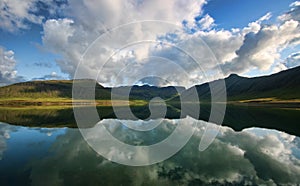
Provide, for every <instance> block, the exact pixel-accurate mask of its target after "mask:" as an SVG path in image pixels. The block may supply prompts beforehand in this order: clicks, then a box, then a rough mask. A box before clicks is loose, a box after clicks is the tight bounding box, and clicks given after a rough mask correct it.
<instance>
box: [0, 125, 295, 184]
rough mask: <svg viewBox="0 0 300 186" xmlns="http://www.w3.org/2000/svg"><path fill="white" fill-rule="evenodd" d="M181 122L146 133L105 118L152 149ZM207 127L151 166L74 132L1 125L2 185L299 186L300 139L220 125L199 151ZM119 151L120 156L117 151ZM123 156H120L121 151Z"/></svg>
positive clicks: (126, 138) (131, 140) (129, 139)
mask: <svg viewBox="0 0 300 186" xmlns="http://www.w3.org/2000/svg"><path fill="white" fill-rule="evenodd" d="M178 120H180V119H165V120H164V122H163V123H162V125H161V126H158V127H157V128H155V129H153V131H152V132H150V131H149V133H146V134H145V135H144V132H141V131H134V130H131V129H129V128H127V127H124V126H123V125H122V124H121V122H120V121H119V120H116V119H104V120H102V121H104V123H105V126H106V128H107V129H108V130H109V132H110V133H111V134H112V135H113V136H115V137H117V138H118V139H119V140H121V141H123V142H126V143H128V144H133V145H149V144H153V143H157V142H158V141H160V140H162V139H164V138H165V137H167V136H168V135H169V134H170V133H171V132H172V131H173V130H174V128H175V127H176V121H178ZM206 125H214V124H211V123H207V122H204V121H199V122H197V126H196V130H195V133H194V135H193V136H192V138H191V139H190V141H189V142H188V143H187V145H186V146H185V147H184V148H183V149H182V150H181V151H179V152H178V153H177V154H176V155H175V156H173V157H171V158H170V159H168V160H166V161H163V162H160V163H157V164H154V165H151V166H144V167H130V166H124V165H120V164H117V163H113V162H110V161H108V160H107V159H105V158H103V157H102V156H100V155H98V154H97V153H96V152H95V151H93V150H92V149H91V148H90V147H89V146H88V145H87V143H86V142H85V141H84V140H83V138H82V136H81V134H80V131H79V130H78V129H75V128H73V129H72V128H37V127H33V128H30V127H21V126H14V125H9V124H6V123H1V124H0V159H1V160H0V185H16V184H18V185H201V184H203V185H217V184H221V185H225V184H227V185H231V184H233V185H234V184H241V185H246V184H248V185H254V184H267V185H269V184H270V185H272V184H292V185H295V184H297V183H299V182H300V138H299V137H296V136H293V135H289V134H287V133H284V132H279V131H276V130H268V129H260V128H250V129H245V130H243V131H241V132H235V131H234V130H232V129H231V128H229V127H221V128H220V133H219V134H218V136H217V138H216V139H215V140H214V141H213V143H212V144H211V145H210V146H209V148H208V149H206V150H205V151H203V152H199V151H198V145H199V141H200V138H201V136H202V134H203V132H204V129H205V127H206ZM112 153H113V152H112ZM115 153H117V152H115Z"/></svg>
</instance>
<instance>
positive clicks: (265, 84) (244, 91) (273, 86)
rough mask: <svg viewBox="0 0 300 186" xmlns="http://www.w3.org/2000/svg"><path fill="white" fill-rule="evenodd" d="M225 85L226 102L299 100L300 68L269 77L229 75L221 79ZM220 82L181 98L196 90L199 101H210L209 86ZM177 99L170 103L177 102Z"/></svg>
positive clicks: (215, 83)
mask: <svg viewBox="0 0 300 186" xmlns="http://www.w3.org/2000/svg"><path fill="white" fill-rule="evenodd" d="M223 80H224V81H225V84H226V94H227V100H229V101H241V100H259V99H260V100H264V99H266V100H271V99H276V100H294V99H300V67H296V68H293V69H288V70H285V71H281V72H279V73H276V74H272V75H269V76H261V77H253V78H246V77H241V76H238V75H237V74H231V75H230V76H228V77H227V78H225V79H223ZM219 83H220V80H216V81H213V82H210V83H204V84H202V85H196V86H195V87H191V88H190V89H187V90H186V91H184V92H182V94H181V96H182V97H189V96H190V95H192V92H193V90H194V89H195V88H196V90H197V93H198V97H199V100H200V101H204V102H205V101H208V102H209V101H210V100H211V93H210V88H209V87H210V86H215V87H216V86H218V84H219ZM178 99H179V97H178V96H177V97H175V98H173V99H172V100H171V101H178Z"/></svg>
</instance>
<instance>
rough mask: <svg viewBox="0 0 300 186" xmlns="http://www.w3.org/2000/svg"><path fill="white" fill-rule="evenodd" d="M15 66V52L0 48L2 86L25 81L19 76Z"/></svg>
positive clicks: (0, 78)
mask: <svg viewBox="0 0 300 186" xmlns="http://www.w3.org/2000/svg"><path fill="white" fill-rule="evenodd" d="M15 66H16V60H15V58H14V52H13V51H12V50H6V49H5V48H3V47H2V46H0V86H4V85H7V84H11V83H15V82H19V81H24V79H23V77H21V76H18V75H17V71H16V68H15Z"/></svg>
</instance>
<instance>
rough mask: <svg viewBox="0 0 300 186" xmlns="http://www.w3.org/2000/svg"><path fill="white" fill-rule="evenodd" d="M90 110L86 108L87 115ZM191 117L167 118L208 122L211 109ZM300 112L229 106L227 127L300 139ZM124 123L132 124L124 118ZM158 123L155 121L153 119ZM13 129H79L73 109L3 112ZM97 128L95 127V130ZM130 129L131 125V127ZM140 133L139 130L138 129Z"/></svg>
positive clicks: (103, 112) (142, 114) (107, 111)
mask: <svg viewBox="0 0 300 186" xmlns="http://www.w3.org/2000/svg"><path fill="white" fill-rule="evenodd" d="M85 110H86V109H85V108H83V111H85ZM97 110H98V114H99V117H100V119H101V120H102V119H115V118H116V116H115V114H114V110H113V108H112V107H98V108H97ZM131 110H132V112H133V113H134V115H135V116H136V117H138V118H140V119H145V118H148V117H149V115H150V111H149V108H148V106H144V107H142V106H139V107H132V108H131ZM192 113H193V112H191V113H188V112H187V113H181V111H180V109H179V108H176V107H168V109H167V112H166V116H165V118H168V119H180V118H186V117H187V116H190V117H193V118H195V119H200V120H204V121H208V119H209V116H210V105H201V111H200V115H197V116H194V115H193V114H192ZM299 113H300V110H299V109H295V108H294V109H285V108H266V107H263V108H262V107H246V106H230V105H227V108H226V113H225V117H224V121H223V123H222V125H223V126H229V127H231V128H232V129H234V130H235V131H241V130H243V129H246V128H251V127H260V128H268V129H276V130H279V131H284V132H287V133H289V134H292V135H296V136H300V127H298V123H299V121H300V114H299ZM119 119H123V120H132V118H130V117H129V116H128V115H126V114H124V116H123V118H119ZM152 119H155V118H152ZM1 121H2V122H5V123H9V124H13V125H22V126H31V127H71V128H77V124H76V121H75V119H74V113H73V109H72V108H63V109H62V108H56V107H54V108H47V107H45V108H43V109H36V108H4V107H3V108H1V107H0V122H1ZM94 125H95V124H94V123H93V124H92V126H89V127H93V126H94ZM129 125H130V124H129ZM135 129H136V128H135Z"/></svg>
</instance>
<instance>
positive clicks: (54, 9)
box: [0, 0, 65, 32]
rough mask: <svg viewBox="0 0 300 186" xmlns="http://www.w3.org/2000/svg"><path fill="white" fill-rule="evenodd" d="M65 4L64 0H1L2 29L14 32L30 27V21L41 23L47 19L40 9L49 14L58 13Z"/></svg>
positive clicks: (0, 20) (0, 23)
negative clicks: (40, 12)
mask: <svg viewBox="0 0 300 186" xmlns="http://www.w3.org/2000/svg"><path fill="white" fill-rule="evenodd" d="M64 4H65V1H64V0H56V1H51V0H26V1H19V0H2V1H0V10H1V11H0V29H3V30H7V31H9V32H13V31H16V30H19V29H28V28H29V27H30V26H29V23H34V24H41V23H42V21H43V20H44V19H45V17H44V15H41V14H39V11H41V10H42V11H44V14H45V13H46V12H47V13H48V14H49V16H51V15H53V14H58V13H59V10H60V9H61V8H62V7H63V5H64Z"/></svg>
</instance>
